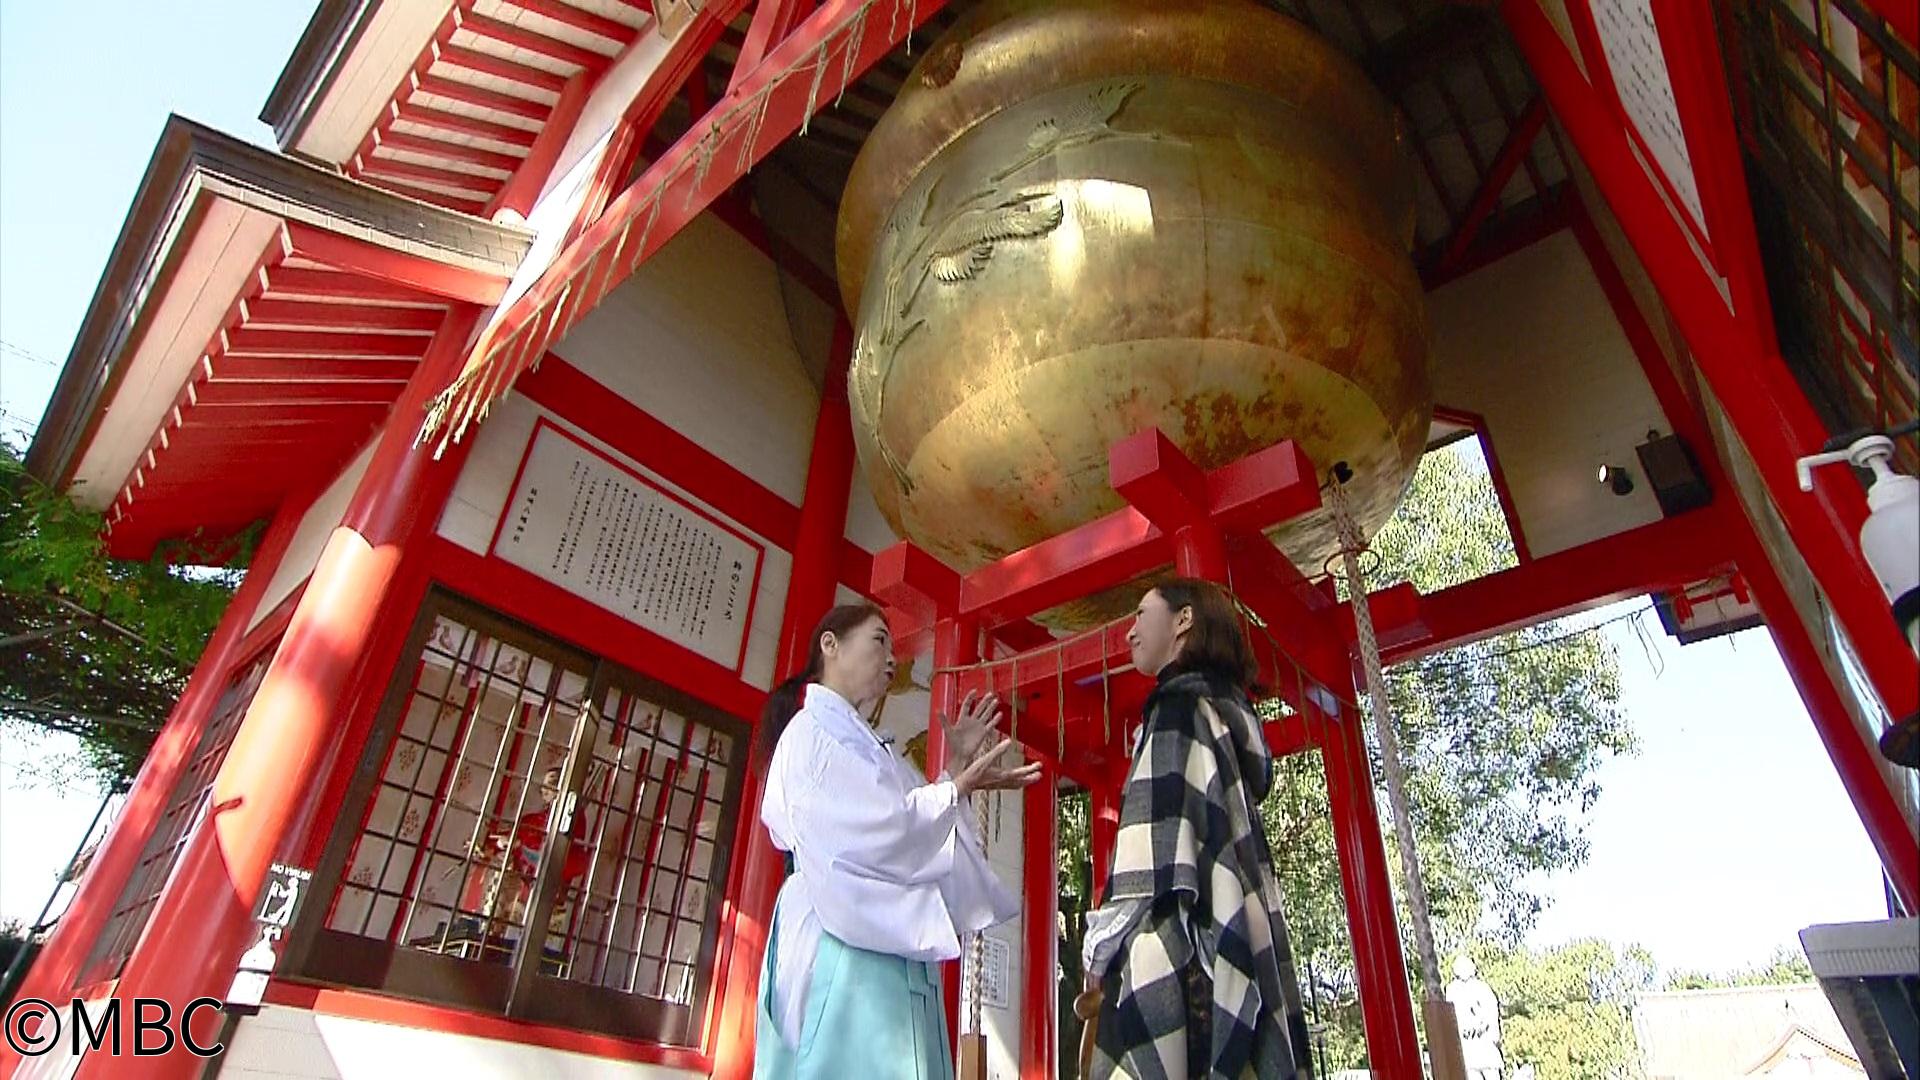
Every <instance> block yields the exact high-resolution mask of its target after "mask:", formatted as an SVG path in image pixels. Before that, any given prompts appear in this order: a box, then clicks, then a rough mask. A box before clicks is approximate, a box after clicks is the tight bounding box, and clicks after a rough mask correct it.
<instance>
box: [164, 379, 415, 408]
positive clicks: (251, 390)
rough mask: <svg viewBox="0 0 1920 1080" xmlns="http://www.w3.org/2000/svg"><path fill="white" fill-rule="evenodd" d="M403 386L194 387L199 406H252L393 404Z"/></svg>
mask: <svg viewBox="0 0 1920 1080" xmlns="http://www.w3.org/2000/svg"><path fill="white" fill-rule="evenodd" d="M404 385H406V384H405V383H404V382H400V381H394V382H360V381H357V380H347V379H339V380H333V381H329V382H316V381H313V380H310V379H306V380H301V381H299V382H245V381H242V380H239V379H203V380H201V381H199V382H195V383H194V384H193V385H192V388H191V393H192V397H193V401H194V402H195V403H196V404H199V405H251V404H264V403H268V402H275V401H377V402H382V403H384V404H389V405H390V404H392V403H393V399H394V398H395V397H397V396H398V395H399V393H400V387H402V386H404Z"/></svg>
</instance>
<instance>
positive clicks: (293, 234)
mask: <svg viewBox="0 0 1920 1080" xmlns="http://www.w3.org/2000/svg"><path fill="white" fill-rule="evenodd" d="M286 228H287V240H288V243H289V244H291V245H292V248H293V254H294V255H297V256H299V257H301V258H304V259H307V260H309V261H312V262H316V263H320V264H321V265H323V266H330V267H333V268H334V269H336V270H344V271H346V272H347V273H349V274H354V275H363V276H365V277H369V278H373V279H375V280H376V281H385V282H390V283H392V284H395V285H400V286H404V287H406V288H409V289H413V290H415V291H417V292H423V293H426V294H428V295H430V296H443V297H446V298H447V299H450V300H465V301H468V302H470V303H475V304H494V303H498V302H499V300H500V297H501V296H502V295H503V294H504V293H505V292H506V291H507V279H506V278H505V277H503V276H499V275H495V274H489V273H487V272H485V271H483V270H471V269H467V268H464V267H459V266H449V265H447V264H446V263H442V262H437V261H435V260H433V259H429V258H426V257H424V256H420V255H414V254H411V253H408V252H405V251H397V250H395V249H393V248H388V247H382V246H380V245H379V244H373V243H369V242H367V241H365V240H356V239H354V238H352V237H348V236H341V235H340V234H339V233H330V232H324V231H322V230H320V229H315V228H311V227H309V226H305V225H294V224H290V225H288V226H287V227H286ZM267 280H268V282H269V288H271V287H272V284H271V283H272V282H273V281H274V280H275V279H274V277H273V275H272V274H269V275H268V278H267Z"/></svg>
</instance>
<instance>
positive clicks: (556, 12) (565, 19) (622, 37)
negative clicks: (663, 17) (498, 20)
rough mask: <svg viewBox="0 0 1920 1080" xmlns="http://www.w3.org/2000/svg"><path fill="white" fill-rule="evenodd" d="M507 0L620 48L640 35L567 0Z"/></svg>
mask: <svg viewBox="0 0 1920 1080" xmlns="http://www.w3.org/2000/svg"><path fill="white" fill-rule="evenodd" d="M506 2H507V3H508V4H510V5H511V6H513V7H517V8H519V9H520V10H522V11H527V12H532V13H533V14H535V15H538V16H540V17H541V18H543V19H552V20H553V21H554V22H557V23H559V24H561V25H562V26H568V27H572V28H573V29H575V30H578V31H580V32H582V33H585V34H592V35H593V36H594V37H597V38H601V39H603V40H606V41H611V42H613V43H614V44H616V45H618V46H620V47H621V48H623V49H624V48H626V47H627V46H629V45H631V44H633V43H634V41H635V40H636V39H638V38H639V36H640V31H639V30H637V29H635V28H633V27H631V26H628V25H627V24H626V23H623V22H617V21H615V20H613V19H609V18H606V17H605V16H601V15H595V14H594V13H593V12H591V11H588V10H587V9H585V8H580V7H575V6H573V5H572V4H569V3H567V2H566V0H506Z"/></svg>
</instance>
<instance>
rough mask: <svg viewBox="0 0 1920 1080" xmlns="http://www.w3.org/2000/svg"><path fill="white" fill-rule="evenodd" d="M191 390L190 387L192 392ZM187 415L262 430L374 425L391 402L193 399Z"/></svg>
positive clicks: (202, 421)
mask: <svg viewBox="0 0 1920 1080" xmlns="http://www.w3.org/2000/svg"><path fill="white" fill-rule="evenodd" d="M189 389H190V390H191V389H192V388H191V387H190V388H189ZM194 399H195V400H194V402H193V407H192V408H191V409H189V410H187V413H186V415H187V416H189V417H191V419H192V422H193V423H195V424H203V425H217V426H229V425H230V426H232V427H234V428H248V427H259V426H262V425H263V424H268V423H292V422H313V423H326V424H337V423H352V424H360V423H371V422H373V421H376V420H378V419H380V418H381V417H383V416H385V415H386V414H387V407H388V406H389V405H391V404H392V402H390V401H378V400H375V401H365V400H359V401H356V400H354V399H352V398H319V399H308V400H300V401H207V400H204V399H201V398H200V397H199V396H198V395H197V394H195V395H194Z"/></svg>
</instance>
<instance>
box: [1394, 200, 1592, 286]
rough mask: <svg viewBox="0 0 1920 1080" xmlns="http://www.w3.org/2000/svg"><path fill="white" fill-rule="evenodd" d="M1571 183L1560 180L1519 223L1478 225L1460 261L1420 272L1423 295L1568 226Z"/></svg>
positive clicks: (1512, 221)
mask: <svg viewBox="0 0 1920 1080" xmlns="http://www.w3.org/2000/svg"><path fill="white" fill-rule="evenodd" d="M1571 186H1572V185H1571V182H1569V181H1562V182H1561V183H1560V184H1559V186H1557V187H1555V188H1554V189H1553V194H1552V195H1551V196H1549V197H1548V199H1547V200H1546V201H1545V202H1544V203H1539V204H1536V206H1537V207H1538V210H1537V212H1535V213H1532V214H1529V215H1527V216H1525V217H1524V218H1520V219H1519V220H1509V221H1506V222H1502V223H1498V224H1494V225H1490V226H1482V227H1481V229H1480V239H1479V242H1478V243H1476V244H1474V245H1473V247H1471V248H1469V249H1467V251H1466V253H1465V254H1464V255H1462V256H1461V257H1460V259H1459V260H1458V261H1457V262H1455V263H1454V264H1453V266H1451V267H1449V268H1448V269H1447V270H1445V271H1442V270H1440V269H1439V267H1438V266H1437V265H1435V266H1433V267H1430V268H1428V269H1425V270H1422V271H1421V272H1420V284H1421V286H1422V287H1423V288H1424V289H1425V290H1426V291H1427V292H1433V291H1434V290H1435V289H1439V288H1441V287H1443V286H1445V285H1446V284H1448V283H1449V282H1452V281H1455V280H1458V279H1459V278H1463V277H1466V276H1467V275H1468V274H1471V273H1473V272H1474V271H1476V270H1479V269H1481V268H1482V267H1485V266H1490V265H1492V264H1494V263H1497V262H1499V261H1500V260H1501V259H1504V258H1506V257H1507V256H1509V255H1512V254H1513V253H1514V252H1517V251H1521V250H1524V249H1526V248H1529V247H1532V246H1533V245H1535V244H1537V243H1539V242H1540V241H1542V240H1545V239H1546V238H1547V237H1549V236H1553V235H1555V234H1556V233H1558V232H1559V231H1560V230H1562V229H1564V228H1567V226H1568V225H1569V224H1570V222H1569V220H1568V218H1567V203H1568V202H1569V201H1570V200H1571Z"/></svg>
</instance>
